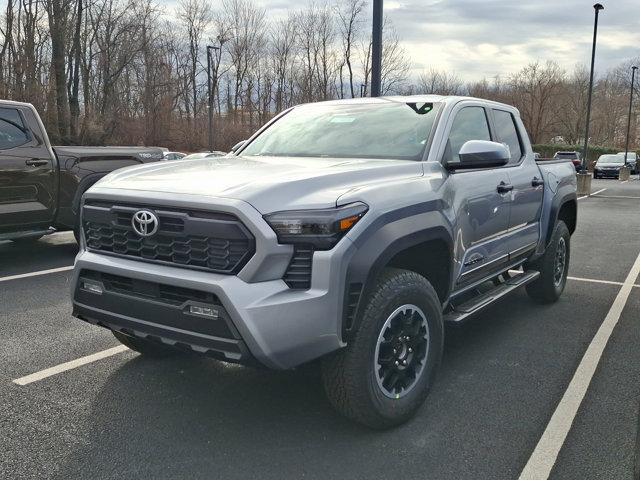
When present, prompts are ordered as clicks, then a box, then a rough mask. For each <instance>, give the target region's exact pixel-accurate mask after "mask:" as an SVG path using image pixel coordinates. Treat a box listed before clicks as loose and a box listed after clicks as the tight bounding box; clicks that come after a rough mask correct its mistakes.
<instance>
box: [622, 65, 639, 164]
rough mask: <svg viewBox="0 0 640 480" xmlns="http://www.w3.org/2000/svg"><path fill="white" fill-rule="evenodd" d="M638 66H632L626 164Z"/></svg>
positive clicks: (625, 148)
mask: <svg viewBox="0 0 640 480" xmlns="http://www.w3.org/2000/svg"><path fill="white" fill-rule="evenodd" d="M637 69H638V67H636V66H633V67H631V93H630V94H629V116H628V117H627V141H626V143H625V146H624V163H625V165H626V163H627V158H628V157H629V132H630V130H631V107H632V105H633V87H634V83H635V79H636V70H637ZM636 170H638V162H637V160H636Z"/></svg>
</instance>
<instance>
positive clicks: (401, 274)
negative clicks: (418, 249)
mask: <svg viewBox="0 0 640 480" xmlns="http://www.w3.org/2000/svg"><path fill="white" fill-rule="evenodd" d="M361 318H362V319H361V322H360V325H359V328H358V329H357V331H356V332H355V334H354V337H353V339H352V340H351V341H350V342H349V345H348V346H347V347H346V348H344V349H342V350H340V351H338V352H336V353H335V354H333V355H332V356H330V357H328V358H326V359H325V360H324V362H323V365H322V378H323V383H324V388H325V391H326V393H327V397H328V399H329V401H330V403H331V404H332V405H333V406H334V408H336V410H338V411H339V412H340V413H341V414H343V415H344V416H346V417H347V418H350V419H352V420H354V421H356V422H359V423H361V424H364V425H366V426H369V427H372V428H377V429H383V428H390V427H393V426H396V425H400V424H402V423H404V422H406V421H407V420H409V419H410V418H411V417H412V416H413V415H414V414H415V413H416V411H417V410H418V408H420V406H421V405H422V404H423V403H424V401H425V399H426V397H427V394H428V393H429V390H430V388H431V385H432V383H433V380H434V377H435V373H436V371H437V369H438V366H439V364H440V360H441V357H442V345H443V337H444V334H443V323H442V311H441V304H440V300H439V299H438V296H437V294H436V292H435V290H434V289H433V287H432V286H431V284H430V283H429V282H428V281H427V279H426V278H424V277H422V276H421V275H418V274H417V273H415V272H411V271H408V270H400V269H395V268H393V269H392V268H389V269H385V270H384V271H383V272H382V274H381V275H380V276H379V277H378V279H377V281H376V284H375V286H374V288H373V290H372V291H371V293H370V294H369V295H368V298H367V299H366V300H365V305H364V310H363V314H362V317H361Z"/></svg>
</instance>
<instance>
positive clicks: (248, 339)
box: [72, 192, 356, 369]
mask: <svg viewBox="0 0 640 480" xmlns="http://www.w3.org/2000/svg"><path fill="white" fill-rule="evenodd" d="M91 193H94V192H91ZM147 193H148V192H147ZM162 196H163V198H162V199H160V198H158V202H161V203H162V202H164V203H167V204H169V205H172V206H175V207H179V206H181V203H182V204H184V203H185V202H188V203H189V206H194V203H198V202H194V199H193V198H190V199H189V200H185V196H181V198H173V199H172V198H170V196H169V195H167V194H163V195H162ZM92 197H93V198H96V197H99V198H102V199H110V200H114V201H118V202H125V201H131V202H135V201H136V199H135V198H130V197H126V196H123V194H122V192H118V197H117V198H109V197H110V195H96V194H95V193H94V195H92ZM194 197H195V196H194ZM145 200H146V201H147V202H150V201H152V199H149V198H148V196H146V198H145ZM168 202H171V203H168ZM197 206H198V207H200V208H204V207H206V208H208V209H212V208H214V207H212V206H211V199H201V200H200V203H199V205H197ZM215 209H216V210H222V211H228V212H230V213H234V214H235V215H237V216H238V217H239V218H240V219H242V221H243V223H244V224H245V225H246V226H247V228H249V229H250V230H251V231H252V233H253V234H254V236H255V238H256V253H255V255H254V257H253V258H252V259H251V261H249V263H247V265H245V267H244V268H243V269H242V270H241V271H240V272H239V273H238V275H225V274H215V273H210V272H204V271H199V270H191V269H188V268H180V267H174V266H170V265H161V264H153V263H147V262H142V261H138V260H135V259H130V258H122V257H115V256H110V255H103V254H100V253H94V252H91V251H87V250H85V249H83V248H81V251H80V253H79V254H78V256H77V257H76V263H75V269H74V275H73V286H72V297H73V298H72V300H73V313H74V315H75V316H76V317H78V318H80V319H82V320H86V321H88V322H91V323H94V324H98V325H101V326H105V327H107V328H110V329H112V330H119V331H123V332H124V333H127V334H133V335H137V336H141V337H145V338H151V339H153V340H156V341H160V342H163V343H166V344H170V345H175V346H177V347H183V348H186V349H190V350H192V351H196V352H199V353H203V354H206V355H210V356H213V357H216V358H221V359H223V360H226V361H231V362H238V363H243V364H252V363H255V362H256V361H257V362H258V363H259V364H262V365H264V366H266V367H268V368H274V369H287V368H292V367H295V366H297V365H300V364H302V363H305V362H307V361H310V360H313V359H315V358H318V357H320V356H322V355H324V354H326V353H329V352H331V351H334V350H337V349H338V348H340V347H342V346H344V344H343V342H342V335H341V329H342V315H343V305H344V302H343V300H344V294H345V283H344V282H345V278H346V268H347V264H348V263H349V260H350V258H351V256H352V255H353V253H354V252H355V250H356V247H355V246H354V245H353V243H352V242H351V240H349V239H348V238H346V237H345V238H343V239H342V240H341V241H340V242H339V243H338V245H336V247H334V248H333V249H332V250H329V251H317V252H315V253H314V255H313V263H312V277H311V288H309V289H308V290H295V289H291V288H289V287H288V286H287V284H286V283H285V282H284V281H283V280H282V275H283V272H284V271H285V270H286V267H287V265H288V263H289V260H290V259H291V256H292V254H293V250H292V249H290V248H288V246H283V245H278V243H277V241H276V239H275V235H274V233H273V231H272V230H271V229H270V227H269V226H268V225H267V224H266V222H264V220H263V219H262V217H261V216H260V215H259V213H258V212H257V211H256V210H255V209H253V207H251V206H250V205H249V204H246V203H244V202H238V201H232V202H229V203H228V204H227V205H224V204H220V205H219V204H218V203H217V202H216V205H215ZM285 248H286V250H284V249H285ZM283 250H284V253H283ZM87 275H88V276H89V277H91V278H94V279H95V278H97V279H98V280H97V281H98V283H101V285H102V287H103V292H102V294H98V293H94V292H90V291H87V290H86V289H83V287H82V282H83V279H86V278H87ZM102 275H107V276H108V275H111V276H116V277H120V278H123V279H126V280H127V281H130V282H133V283H132V284H131V285H133V284H135V285H137V287H136V288H133V287H125V288H119V289H113V288H111V289H110V288H107V287H108V285H105V283H104V282H102V277H101V276H102ZM274 277H275V278H274ZM94 281H95V280H94ZM160 286H168V287H171V288H178V289H186V290H188V291H192V292H196V293H197V292H200V293H201V294H210V295H212V296H213V297H207V298H215V300H207V301H205V302H204V303H205V304H206V305H209V303H211V304H213V305H214V306H215V308H216V309H217V313H218V318H217V319H199V320H198V321H197V322H196V321H194V318H193V315H190V314H189V313H188V307H189V306H190V305H192V304H200V303H202V301H203V300H202V298H205V297H202V296H201V295H200V293H197V294H196V296H195V297H196V298H189V297H188V295H190V294H188V293H187V294H186V295H187V296H186V297H179V298H178V299H177V300H176V298H173V299H172V303H170V304H167V303H166V302H165V303H163V301H162V300H161V299H159V298H157V295H156V294H155V293H154V292H155V291H156V289H157V288H160ZM182 293H184V292H182ZM194 302H195V303H194ZM207 322H209V323H207Z"/></svg>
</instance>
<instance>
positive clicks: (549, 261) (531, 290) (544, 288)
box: [525, 220, 571, 303]
mask: <svg viewBox="0 0 640 480" xmlns="http://www.w3.org/2000/svg"><path fill="white" fill-rule="evenodd" d="M570 242H571V234H570V233H569V229H568V228H567V225H566V224H565V223H564V222H563V221H562V220H558V222H557V223H556V226H555V228H554V230H553V235H552V237H551V241H550V242H549V245H548V246H547V249H546V250H545V252H544V255H542V257H540V258H539V259H538V260H536V261H535V262H531V263H528V264H527V265H525V270H538V271H539V272H540V276H539V277H538V279H537V280H535V281H534V282H532V283H530V284H528V285H527V287H526V288H527V293H528V294H529V296H530V297H531V298H532V299H533V300H535V301H536V302H538V303H553V302H556V301H557V300H558V299H559V298H560V295H562V292H563V291H564V287H565V286H566V284H567V275H568V273H569V258H570V253H571V249H570Z"/></svg>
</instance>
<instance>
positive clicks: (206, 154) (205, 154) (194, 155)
mask: <svg viewBox="0 0 640 480" xmlns="http://www.w3.org/2000/svg"><path fill="white" fill-rule="evenodd" d="M225 155H227V152H221V151H219V150H214V151H212V152H198V153H190V154H189V155H187V156H186V157H183V160H196V159H198V158H212V157H224V156H225Z"/></svg>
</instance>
